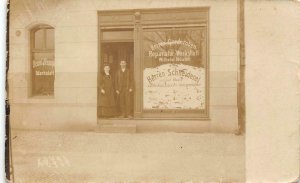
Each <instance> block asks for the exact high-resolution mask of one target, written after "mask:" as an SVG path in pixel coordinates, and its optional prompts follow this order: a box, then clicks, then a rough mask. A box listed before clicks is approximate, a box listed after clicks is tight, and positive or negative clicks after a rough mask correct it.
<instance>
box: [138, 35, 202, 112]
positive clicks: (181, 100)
mask: <svg viewBox="0 0 300 183" xmlns="http://www.w3.org/2000/svg"><path fill="white" fill-rule="evenodd" d="M204 44H205V37H204V30H202V29H186V30H158V31H145V32H144V71H143V107H144V110H155V109H159V110H162V109H163V110H202V111H203V110H205V107H206V72H207V71H206V62H205V58H204V51H205V45H204Z"/></svg>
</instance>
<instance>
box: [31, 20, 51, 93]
mask: <svg viewBox="0 0 300 183" xmlns="http://www.w3.org/2000/svg"><path fill="white" fill-rule="evenodd" d="M30 36H31V64H30V65H31V96H53V95H54V79H55V62H54V60H55V59H54V58H55V57H54V54H55V49H54V40H55V37H54V28H53V27H51V26H48V25H39V26H36V27H34V28H33V29H32V30H31V32H30Z"/></svg>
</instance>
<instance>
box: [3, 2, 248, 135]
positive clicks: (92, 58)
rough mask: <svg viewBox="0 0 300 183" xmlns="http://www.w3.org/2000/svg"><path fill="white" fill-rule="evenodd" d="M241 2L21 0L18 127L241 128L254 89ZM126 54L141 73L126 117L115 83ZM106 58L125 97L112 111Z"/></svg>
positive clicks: (14, 73)
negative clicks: (107, 106)
mask: <svg viewBox="0 0 300 183" xmlns="http://www.w3.org/2000/svg"><path fill="white" fill-rule="evenodd" d="M128 2H130V3H128ZM239 6H240V4H239V1H237V0H236V1H235V0H226V1H225V0H224V1H211V0H204V1H193V0H190V1H176V3H174V2H171V1H165V2H162V1H149V2H148V1H105V2H102V1H96V0H95V1H92V0H89V1H30V0H26V1H18V0H14V1H11V4H10V18H9V21H10V22H9V25H10V27H9V45H10V46H9V74H8V82H9V102H10V107H11V115H10V120H11V122H12V127H13V128H22V129H23V128H25V129H53V130H97V129H99V128H101V127H103V126H107V125H116V126H118V125H119V126H125V127H126V126H134V128H136V130H137V132H157V131H174V132H226V133H233V132H235V131H237V130H238V129H239V128H240V123H239V118H240V117H239V116H240V115H239V112H240V113H241V107H240V102H241V101H240V99H241V98H242V96H243V95H244V93H243V92H241V91H243V90H241V89H240V87H239V86H240V83H241V82H240V74H241V72H240V45H241V44H240V41H241V39H240V37H241V36H240V30H241V29H240V27H241V25H240V23H239V22H240V8H239ZM121 61H125V62H126V67H127V70H128V71H129V73H130V74H129V75H130V76H131V77H130V79H129V81H130V83H131V85H130V88H127V89H130V92H129V93H128V95H127V94H126V97H125V98H126V100H128V102H127V103H128V105H127V104H126V105H127V107H126V108H127V110H128V116H130V118H121V117H120V111H121V109H120V108H122V107H120V106H121V104H120V101H121V100H120V99H121V96H119V94H118V92H117V93H115V92H116V88H115V87H116V84H115V81H116V78H117V77H118V76H116V75H117V73H118V70H120V62H121ZM106 66H109V68H110V71H109V72H110V75H111V78H112V82H113V84H112V86H113V87H112V93H113V94H112V95H111V96H112V97H113V98H114V101H115V102H114V105H112V107H113V108H114V109H113V110H114V115H112V116H110V117H108V118H107V117H104V116H103V114H102V112H101V111H102V108H101V107H103V102H102V101H104V100H106V98H105V97H106V96H107V95H108V94H107V93H106V94H104V93H105V92H103V91H102V87H103V83H104V81H103V79H101V78H102V77H103V76H105V69H104V68H105V67H106ZM128 77H129V76H128ZM106 90H107V89H106ZM110 93H111V92H110Z"/></svg>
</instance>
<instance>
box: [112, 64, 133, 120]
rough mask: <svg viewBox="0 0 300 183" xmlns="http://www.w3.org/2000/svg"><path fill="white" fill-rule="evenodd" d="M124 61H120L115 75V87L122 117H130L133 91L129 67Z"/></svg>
mask: <svg viewBox="0 0 300 183" xmlns="http://www.w3.org/2000/svg"><path fill="white" fill-rule="evenodd" d="M126 65H127V63H126V61H125V60H121V61H120V69H119V70H118V71H117V72H116V76H115V89H116V93H117V96H118V98H119V107H120V112H121V117H122V118H127V117H128V118H132V114H131V99H132V93H133V78H132V74H131V73H130V71H129V69H128V68H126Z"/></svg>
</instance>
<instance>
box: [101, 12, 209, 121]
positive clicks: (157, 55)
mask: <svg viewBox="0 0 300 183" xmlns="http://www.w3.org/2000/svg"><path fill="white" fill-rule="evenodd" d="M98 15H99V37H100V51H99V52H100V58H99V60H100V63H99V71H100V72H99V74H101V71H102V70H103V66H104V65H107V64H108V65H111V73H112V75H114V73H116V72H117V70H118V69H119V62H120V61H121V60H125V61H126V62H127V67H128V69H129V71H130V73H131V74H132V75H133V76H134V77H133V78H134V81H133V82H134V86H135V87H134V91H133V92H132V93H131V94H129V95H128V97H130V98H132V99H131V101H130V109H131V110H133V117H134V119H144V118H150V119H151V118H157V119H160V118H161V119H189V118H192V119H208V118H209V112H208V111H209V105H208V104H209V98H208V96H209V88H208V87H209V86H208V83H209V72H208V65H209V61H208V60H209V59H208V56H207V55H209V52H208V51H209V50H208V30H209V29H208V28H209V27H208V16H209V8H175V9H147V10H132V11H101V12H99V14H98ZM99 84H100V85H101V83H100V82H99ZM99 96H100V97H99V100H100V102H101V96H102V97H103V98H105V95H101V94H100V95H99ZM117 97H118V96H117V95H116V98H117ZM117 107H118V106H117ZM98 112H99V111H98Z"/></svg>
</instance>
